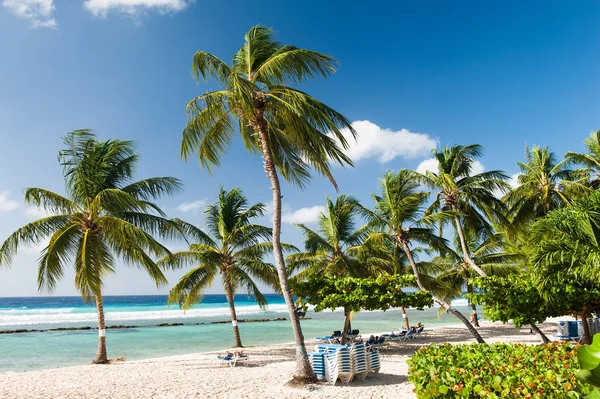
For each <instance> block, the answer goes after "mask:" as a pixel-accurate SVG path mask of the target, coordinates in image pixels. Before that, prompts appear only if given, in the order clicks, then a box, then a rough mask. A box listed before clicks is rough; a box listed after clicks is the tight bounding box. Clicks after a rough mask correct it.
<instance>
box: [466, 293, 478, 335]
mask: <svg viewBox="0 0 600 399" xmlns="http://www.w3.org/2000/svg"><path fill="white" fill-rule="evenodd" d="M467 292H468V293H469V294H472V293H473V287H471V284H468V283H467ZM469 302H470V301H469ZM471 314H472V315H473V326H474V327H479V320H478V318H477V306H476V305H474V304H473V303H471Z"/></svg>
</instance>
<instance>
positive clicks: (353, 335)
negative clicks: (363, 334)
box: [348, 330, 360, 342]
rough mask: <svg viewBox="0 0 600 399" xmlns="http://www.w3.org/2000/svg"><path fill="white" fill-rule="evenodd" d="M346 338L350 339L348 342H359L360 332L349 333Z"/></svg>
mask: <svg viewBox="0 0 600 399" xmlns="http://www.w3.org/2000/svg"><path fill="white" fill-rule="evenodd" d="M348 338H349V339H350V342H355V341H357V340H359V339H360V330H352V331H350V333H349V334H348Z"/></svg>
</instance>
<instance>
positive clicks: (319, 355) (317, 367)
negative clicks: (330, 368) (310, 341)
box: [308, 352, 325, 380]
mask: <svg viewBox="0 0 600 399" xmlns="http://www.w3.org/2000/svg"><path fill="white" fill-rule="evenodd" d="M308 360H309V361H310V365H311V366H312V368H313V371H314V372H315V375H316V376H317V378H318V379H319V380H323V379H325V354H324V353H323V352H309V353H308Z"/></svg>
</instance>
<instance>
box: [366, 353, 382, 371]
mask: <svg viewBox="0 0 600 399" xmlns="http://www.w3.org/2000/svg"><path fill="white" fill-rule="evenodd" d="M367 368H368V369H369V373H368V376H376V375H377V374H378V373H379V369H380V368H381V358H380V356H379V351H378V350H373V351H371V352H367Z"/></svg>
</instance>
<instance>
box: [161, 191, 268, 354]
mask: <svg viewBox="0 0 600 399" xmlns="http://www.w3.org/2000/svg"><path fill="white" fill-rule="evenodd" d="M264 212H265V206H264V205H263V204H261V203H258V204H254V205H251V206H248V200H247V199H246V197H244V195H243V194H242V191H241V190H240V189H237V188H235V189H233V190H231V191H225V190H224V189H222V188H221V190H220V191H219V200H218V202H217V203H215V204H213V205H209V206H207V207H206V211H205V215H206V226H207V229H208V234H206V233H204V232H203V231H202V230H200V229H199V228H197V227H195V226H194V225H192V224H189V223H186V222H184V221H181V220H177V223H178V225H180V226H181V229H182V231H184V232H185V233H186V235H187V236H189V237H190V238H191V239H193V240H194V243H193V244H191V245H190V247H189V249H188V250H187V251H181V252H176V253H173V254H172V255H170V256H167V257H165V258H164V259H162V260H161V261H159V265H164V266H167V267H170V268H180V267H183V266H185V265H192V266H193V267H192V269H191V270H190V271H188V272H187V273H186V274H185V275H183V277H181V279H180V280H179V282H178V283H177V284H176V285H175V286H174V287H173V288H172V289H171V291H170V292H169V303H178V304H180V306H181V307H182V308H183V309H189V308H191V307H192V306H193V305H194V304H196V303H198V302H200V301H201V300H202V293H203V291H204V290H205V289H207V288H209V287H210V286H211V285H212V283H213V280H214V278H215V277H216V276H217V275H219V274H220V275H221V283H222V284H223V289H224V291H225V295H226V297H227V302H228V303H229V309H230V312H231V325H232V327H233V337H234V345H235V346H236V347H242V340H241V338H240V331H239V328H238V325H237V324H238V323H237V316H236V311H235V303H234V300H235V293H236V292H237V291H238V290H239V289H240V288H245V289H246V290H247V291H248V294H249V295H253V296H254V299H255V300H256V302H257V303H258V305H259V306H260V307H261V308H263V307H265V306H266V305H267V300H266V298H265V297H264V295H263V294H262V293H261V292H260V289H259V288H258V286H257V285H256V282H261V283H264V284H267V285H268V286H271V287H276V286H277V271H276V269H275V267H274V266H273V265H271V264H269V263H267V262H265V261H264V258H265V256H267V255H269V254H270V253H272V251H273V245H272V243H271V241H270V239H271V229H270V228H268V227H265V226H261V225H258V224H254V223H252V220H253V219H254V218H256V217H259V216H262V215H263V214H264Z"/></svg>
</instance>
